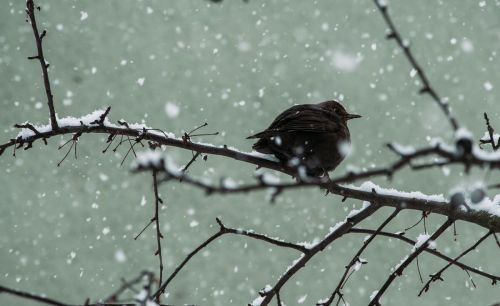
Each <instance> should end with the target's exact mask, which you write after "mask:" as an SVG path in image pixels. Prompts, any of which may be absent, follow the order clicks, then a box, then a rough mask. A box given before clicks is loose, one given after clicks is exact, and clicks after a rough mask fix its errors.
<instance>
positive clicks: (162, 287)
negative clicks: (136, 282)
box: [153, 218, 309, 298]
mask: <svg viewBox="0 0 500 306" xmlns="http://www.w3.org/2000/svg"><path fill="white" fill-rule="evenodd" d="M216 221H217V224H219V231H218V232H217V233H215V234H213V235H212V236H210V237H209V238H208V239H207V240H205V241H204V242H203V243H201V244H200V245H199V246H198V247H197V248H196V249H194V250H193V251H192V252H191V253H189V254H188V255H187V256H186V257H185V258H184V260H183V261H182V262H181V263H180V264H179V265H178V266H177V267H176V268H175V269H174V272H173V273H172V274H171V275H170V276H169V277H168V279H167V280H166V281H165V282H164V283H162V284H161V285H160V287H159V289H158V291H156V292H155V293H154V294H153V297H155V298H156V297H158V296H159V295H161V294H163V293H164V292H165V290H166V288H167V286H168V285H169V284H170V282H171V281H172V280H173V279H174V278H175V277H176V276H177V274H178V273H179V272H180V271H181V270H182V268H183V267H184V266H185V265H186V264H187V263H188V262H189V261H190V260H191V258H193V257H194V256H195V255H196V254H197V253H199V252H200V251H201V250H202V249H204V248H205V247H207V246H208V245H209V244H210V243H211V242H213V241H215V240H217V239H218V238H219V237H221V236H222V235H225V234H234V235H242V236H247V237H250V238H253V239H256V240H261V241H264V242H267V243H270V244H274V245H276V246H279V247H284V248H289V249H295V250H297V251H299V252H302V253H306V252H308V251H309V249H308V248H306V247H305V246H303V245H300V244H296V243H291V242H285V241H283V240H280V239H276V238H270V237H267V236H266V235H262V234H257V233H254V232H253V231H248V230H243V229H236V228H230V227H227V226H226V225H224V223H222V221H221V220H220V219H219V218H217V219H216Z"/></svg>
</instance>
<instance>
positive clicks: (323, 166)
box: [247, 100, 361, 176]
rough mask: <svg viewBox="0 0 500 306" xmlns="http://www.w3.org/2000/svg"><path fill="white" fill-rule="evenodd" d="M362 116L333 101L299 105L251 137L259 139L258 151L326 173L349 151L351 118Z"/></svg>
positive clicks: (314, 172)
mask: <svg viewBox="0 0 500 306" xmlns="http://www.w3.org/2000/svg"><path fill="white" fill-rule="evenodd" d="M360 117H361V116H360V115H354V114H349V113H348V112H347V111H346V110H345V108H344V106H342V104H340V103H339V102H337V101H333V100H332V101H326V102H322V103H318V104H302V105H295V106H292V107H290V108H289V109H287V110H285V111H284V112H282V113H281V114H279V115H278V117H276V119H274V121H273V122H272V123H271V125H270V126H269V127H268V128H267V129H265V130H264V131H262V132H260V133H257V134H255V135H252V136H249V137H247V138H248V139H251V138H258V139H259V140H258V141H257V142H256V143H255V144H254V145H253V147H252V148H253V149H254V150H256V151H257V152H260V153H264V154H274V156H276V157H277V158H278V159H279V160H280V161H281V162H282V163H283V164H284V165H286V166H288V167H294V168H297V169H300V166H304V168H305V170H306V174H307V175H308V176H322V175H327V173H328V171H332V170H334V169H335V168H336V167H337V166H338V165H339V164H340V162H341V161H342V160H343V159H344V157H345V156H346V155H347V154H348V152H349V149H350V142H351V139H350V134H349V129H348V128H347V121H348V120H351V119H354V118H360ZM299 174H300V172H299Z"/></svg>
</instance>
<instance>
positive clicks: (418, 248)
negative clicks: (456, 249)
mask: <svg viewBox="0 0 500 306" xmlns="http://www.w3.org/2000/svg"><path fill="white" fill-rule="evenodd" d="M453 222H454V220H453V219H451V218H448V219H447V220H446V221H445V222H444V223H443V224H442V225H441V226H440V227H439V228H438V229H437V230H436V231H435V232H434V234H432V235H431V236H429V237H427V238H426V239H425V240H424V241H422V242H418V241H417V243H416V244H415V246H414V248H413V250H412V252H411V253H410V254H409V255H408V256H407V257H405V259H403V261H402V262H401V263H400V264H398V266H397V268H396V269H395V270H394V272H392V273H391V274H390V275H389V277H388V278H387V280H386V281H385V282H384V284H383V285H382V287H381V288H380V289H379V290H378V291H377V293H376V294H375V296H374V297H373V298H372V299H371V301H370V303H369V304H368V306H380V298H381V297H382V295H384V293H385V291H386V290H387V289H388V288H389V286H390V285H391V284H392V282H393V281H394V280H395V279H396V277H398V276H401V275H402V274H403V271H404V270H405V269H406V267H408V266H409V265H410V263H412V262H413V260H415V259H416V258H417V257H418V256H419V255H420V254H421V253H422V252H423V251H424V250H425V249H426V248H427V247H428V246H429V244H430V243H431V242H433V241H436V239H437V238H438V237H439V236H441V234H443V233H444V231H445V230H446V229H447V228H448V227H450V226H451V225H452V224H453Z"/></svg>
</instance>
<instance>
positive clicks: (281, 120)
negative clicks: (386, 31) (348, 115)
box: [248, 104, 341, 138]
mask: <svg viewBox="0 0 500 306" xmlns="http://www.w3.org/2000/svg"><path fill="white" fill-rule="evenodd" d="M340 128H341V127H340V119H339V118H338V117H337V116H336V115H335V114H334V113H331V112H328V111H325V110H323V109H321V108H320V107H318V106H317V105H314V104H312V105H309V104H306V105H296V106H293V107H291V108H289V109H287V110H286V111H284V112H283V113H281V114H280V115H278V117H276V119H274V121H273V122H272V123H271V125H270V126H269V127H268V128H267V129H266V130H264V131H262V132H260V133H257V134H255V135H252V136H250V137H248V138H264V137H272V136H275V135H278V134H281V133H288V132H309V133H324V132H335V131H338V130H339V129H340Z"/></svg>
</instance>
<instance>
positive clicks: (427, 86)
mask: <svg viewBox="0 0 500 306" xmlns="http://www.w3.org/2000/svg"><path fill="white" fill-rule="evenodd" d="M373 2H374V3H375V5H376V6H377V8H378V9H379V11H380V13H381V14H382V17H383V18H384V20H385V22H386V23H387V26H388V27H389V34H387V39H394V40H395V41H396V43H397V44H398V46H399V47H400V48H401V50H402V51H403V53H404V55H405V56H406V58H407V59H408V61H409V62H410V65H411V66H412V67H413V69H415V71H416V73H417V75H418V77H419V78H420V81H422V88H421V89H420V94H428V95H430V96H431V97H432V98H433V99H434V101H435V102H436V103H437V105H438V106H439V107H440V108H441V110H442V111H443V113H444V114H445V116H446V118H447V119H448V121H449V122H450V124H451V126H452V127H453V130H455V131H456V130H458V122H457V120H456V119H455V117H454V116H453V115H452V113H451V111H450V106H449V104H448V102H444V101H443V100H442V99H441V97H439V95H438V94H437V92H436V90H434V88H433V87H432V86H431V83H430V82H429V79H428V78H427V75H426V74H425V72H424V70H423V69H422V67H421V66H420V65H419V64H418V62H417V60H416V59H415V56H414V55H413V53H412V52H411V49H410V44H409V42H407V41H405V40H404V39H403V37H402V36H401V34H400V33H399V31H398V29H397V28H396V26H395V25H394V22H393V21H392V19H391V16H390V15H389V12H388V9H387V3H386V1H385V0H373Z"/></svg>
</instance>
